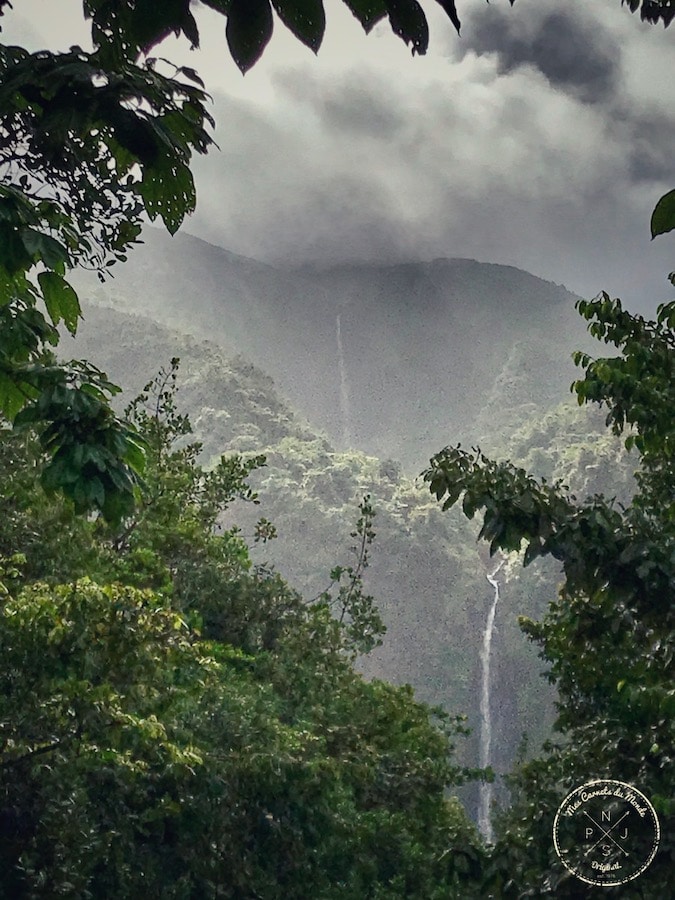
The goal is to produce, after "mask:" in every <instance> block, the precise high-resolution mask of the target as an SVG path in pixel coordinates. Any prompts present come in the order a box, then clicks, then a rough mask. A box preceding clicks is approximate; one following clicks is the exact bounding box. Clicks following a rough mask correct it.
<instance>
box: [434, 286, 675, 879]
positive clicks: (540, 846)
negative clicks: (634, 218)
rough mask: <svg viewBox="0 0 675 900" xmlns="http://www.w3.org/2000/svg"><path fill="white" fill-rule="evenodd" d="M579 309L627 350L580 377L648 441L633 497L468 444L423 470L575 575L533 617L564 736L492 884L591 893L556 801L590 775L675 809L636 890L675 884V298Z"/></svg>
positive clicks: (504, 846) (533, 773) (445, 497)
mask: <svg viewBox="0 0 675 900" xmlns="http://www.w3.org/2000/svg"><path fill="white" fill-rule="evenodd" d="M577 306H578V309H579V312H580V313H581V315H583V316H584V317H585V318H586V319H588V320H590V322H591V324H590V326H589V330H590V331H591V333H592V334H593V335H594V336H595V337H597V338H599V339H601V340H603V341H605V342H607V343H611V344H613V345H614V346H615V347H617V348H619V350H620V351H621V352H620V355H619V356H617V357H612V358H599V359H591V357H589V356H588V355H586V354H581V353H579V354H576V357H575V361H576V363H577V364H578V365H580V366H582V367H583V368H584V377H583V378H581V379H580V380H578V381H576V382H575V383H574V385H573V389H574V391H575V392H576V394H577V397H578V400H579V403H580V404H581V403H589V402H592V403H598V404H600V405H602V406H605V407H606V408H607V409H608V410H609V411H608V414H607V420H606V421H607V425H608V426H609V427H611V428H612V430H613V431H614V433H615V434H621V433H622V432H627V436H626V439H625V444H626V447H627V448H631V447H635V449H636V450H637V451H638V454H639V457H640V464H639V467H638V471H637V473H636V481H637V485H638V489H637V491H636V493H635V496H634V497H633V499H632V501H631V503H630V504H629V505H628V506H626V507H618V508H617V505H616V503H615V502H614V501H613V500H612V499H611V498H610V499H608V498H605V497H603V496H601V495H596V496H593V497H589V498H587V499H586V500H584V501H579V500H577V498H576V497H574V496H572V495H570V494H569V491H568V489H567V488H566V487H565V485H563V484H561V483H559V482H556V483H554V484H550V483H547V482H546V481H545V479H541V480H538V479H535V478H533V477H531V476H529V475H527V474H526V473H525V472H524V471H523V470H521V469H517V468H514V467H513V466H512V465H511V464H509V463H496V462H493V461H491V460H489V459H487V458H485V457H484V456H483V455H482V454H481V453H480V451H478V450H474V451H472V452H467V451H465V450H463V449H462V448H461V447H456V448H447V449H445V450H443V451H441V453H439V454H438V455H437V456H435V457H434V458H433V459H432V460H431V465H430V467H429V469H428V470H427V471H426V472H425V475H424V477H425V480H426V481H427V482H428V483H429V487H430V490H431V491H432V493H434V494H435V495H436V497H437V498H438V500H439V501H442V502H443V508H444V509H449V508H450V507H451V506H453V505H454V504H455V503H456V502H457V501H458V500H459V499H460V497H461V498H462V508H463V510H464V513H465V514H466V515H467V516H468V517H469V518H472V517H473V516H474V514H475V513H476V512H477V511H478V510H481V509H482V510H483V511H484V512H483V525H482V528H481V531H480V535H479V537H480V538H481V539H483V540H486V541H488V542H489V543H490V552H491V553H496V552H497V551H500V550H501V551H507V552H510V551H516V550H520V549H521V547H524V565H529V564H530V563H531V562H533V561H534V560H535V559H536V558H538V557H540V556H545V555H550V556H552V557H554V558H555V559H557V560H559V561H560V563H561V564H562V567H563V570H564V574H565V582H564V585H563V587H562V590H561V591H560V595H559V597H558V598H557V600H554V601H553V602H552V603H551V605H550V610H549V613H548V615H547V616H546V618H545V619H544V620H543V621H542V622H541V623H535V622H532V621H530V620H527V619H523V620H522V621H521V626H522V628H523V630H524V631H525V633H526V634H527V635H528V637H529V638H530V639H532V640H533V641H536V642H537V643H538V644H539V645H540V646H541V656H542V657H543V658H544V659H545V660H546V661H547V663H548V664H549V672H548V675H549V678H550V680H551V681H552V682H554V683H555V684H556V686H557V689H558V695H559V700H558V704H557V708H558V715H557V720H556V729H557V730H558V732H560V734H561V735H562V737H563V740H562V741H561V742H559V743H556V744H550V745H549V746H548V747H547V750H548V755H546V756H544V757H543V758H541V759H538V760H535V761H533V762H531V763H529V764H527V765H525V766H524V767H523V769H522V770H521V772H520V773H519V774H518V776H517V777H516V778H515V780H514V784H515V786H516V788H517V793H516V796H517V800H516V803H515V804H514V808H513V810H512V811H511V812H510V813H509V814H508V815H506V817H505V824H504V831H503V835H502V838H501V840H500V841H499V843H498V844H497V847H496V848H495V852H494V857H493V865H494V868H493V879H492V881H491V883H490V887H491V889H493V890H496V891H497V894H496V896H519V897H521V896H537V897H539V896H544V895H549V894H554V895H555V896H556V897H568V896H569V897H573V896H577V893H575V892H576V891H577V890H578V885H577V884H576V883H573V884H571V883H570V881H571V879H570V877H569V873H567V871H566V870H565V869H563V867H562V865H561V863H560V862H559V860H558V859H557V858H556V856H555V854H554V852H553V844H552V841H551V837H550V836H551V826H552V820H553V815H554V812H555V809H556V808H557V806H558V804H559V803H560V802H561V801H562V799H563V797H564V796H565V794H566V793H568V791H569V790H572V789H573V788H574V787H576V786H578V785H579V784H582V783H583V782H585V781H588V780H591V779H592V778H594V777H603V776H604V777H615V778H616V777H619V776H618V775H617V773H620V776H621V780H624V781H629V782H630V783H632V784H635V785H636V786H639V787H640V789H642V790H643V791H644V792H645V793H646V794H647V795H648V796H649V797H650V798H651V800H652V803H653V804H654V806H655V808H656V810H657V812H658V813H660V814H661V815H662V816H663V823H662V824H663V834H662V845H661V849H660V852H659V854H658V856H657V858H656V860H655V861H654V862H653V863H652V865H651V866H650V868H649V869H648V870H647V872H645V873H644V874H643V875H642V876H641V878H640V880H639V882H636V884H635V886H634V887H632V886H631V887H627V888H625V890H624V893H622V896H636V897H642V896H644V897H655V896H665V895H666V894H667V893H668V890H669V879H670V874H669V872H670V864H671V859H672V853H673V850H674V848H675V832H674V831H673V825H672V819H670V816H671V814H672V811H673V805H672V788H673V783H672V748H673V742H674V738H675V728H674V725H673V723H674V721H675V690H674V689H673V681H672V674H673V657H674V654H675V604H674V603H673V600H674V599H675V431H674V429H673V409H675V377H674V376H675V303H669V304H665V305H662V306H660V307H659V310H658V316H657V319H656V320H655V321H646V320H644V319H643V318H642V317H641V316H633V315H631V314H629V313H628V312H626V311H625V310H623V308H622V306H621V303H620V301H618V300H614V301H612V300H610V298H609V297H608V296H607V295H606V294H603V295H600V296H599V297H598V298H597V299H596V300H594V301H590V302H589V301H579V303H578V304H577ZM515 873H519V875H516V874H515Z"/></svg>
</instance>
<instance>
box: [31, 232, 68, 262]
mask: <svg viewBox="0 0 675 900" xmlns="http://www.w3.org/2000/svg"><path fill="white" fill-rule="evenodd" d="M21 241H22V242H23V245H24V247H25V248H26V250H27V251H28V253H30V255H31V256H32V257H33V258H37V259H40V260H42V262H43V263H44V264H45V265H46V266H47V267H48V268H50V269H57V270H58V271H63V266H65V265H68V264H69V262H70V257H69V256H68V251H67V250H66V248H65V247H64V246H63V244H61V243H59V241H57V240H56V239H55V238H53V237H51V236H50V235H48V234H42V232H40V231H36V230H35V229H34V228H22V229H21Z"/></svg>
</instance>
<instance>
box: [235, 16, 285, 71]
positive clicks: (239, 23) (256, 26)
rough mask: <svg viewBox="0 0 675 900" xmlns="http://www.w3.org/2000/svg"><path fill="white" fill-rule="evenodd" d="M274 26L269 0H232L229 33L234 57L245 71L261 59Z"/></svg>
mask: <svg viewBox="0 0 675 900" xmlns="http://www.w3.org/2000/svg"><path fill="white" fill-rule="evenodd" d="M273 28H274V20H273V18H272V7H271V6H270V4H269V0H232V2H231V3H230V8H229V11H228V15H227V26H226V28H225V36H226V38H227V45H228V47H229V48H230V53H231V54H232V58H233V59H234V61H235V62H236V64H237V65H238V66H239V68H240V69H241V71H242V73H243V74H246V72H248V70H249V69H250V68H251V66H252V65H253V64H254V63H256V62H257V61H258V60H259V59H260V56H261V54H262V52H263V50H264V49H265V47H266V46H267V43H268V41H269V39H270V38H271V37H272V29H273Z"/></svg>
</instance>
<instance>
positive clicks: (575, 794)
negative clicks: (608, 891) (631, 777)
mask: <svg viewBox="0 0 675 900" xmlns="http://www.w3.org/2000/svg"><path fill="white" fill-rule="evenodd" d="M660 837H661V832H660V829H659V820H658V818H657V816H656V812H655V811H654V807H653V806H652V805H651V803H650V802H649V800H647V798H646V797H645V795H644V794H642V793H640V791H638V790H637V788H634V787H632V786H631V785H630V784H625V783H624V782H623V781H611V780H600V781H589V782H587V783H586V784H582V785H581V787H578V788H576V790H574V791H572V793H571V794H568V796H567V797H565V799H564V800H563V802H562V803H561V804H560V806H559V807H558V812H557V813H556V815H555V820H554V822H553V843H554V845H555V849H556V853H557V854H558V856H559V857H560V859H561V860H562V863H563V865H564V866H565V868H566V869H569V871H570V872H571V873H572V874H573V875H576V877H577V878H580V879H581V881H585V882H586V883H587V884H595V885H602V886H604V887H613V886H615V885H617V884H625V882H627V881H631V880H632V879H633V878H637V877H638V875H641V874H642V872H644V870H645V869H646V868H647V866H648V865H649V864H650V863H651V861H652V860H653V859H654V857H655V855H656V851H657V850H658V846H659V840H660Z"/></svg>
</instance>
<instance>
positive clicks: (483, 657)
mask: <svg viewBox="0 0 675 900" xmlns="http://www.w3.org/2000/svg"><path fill="white" fill-rule="evenodd" d="M503 565H504V560H502V561H501V562H500V563H499V565H498V566H497V568H496V569H495V570H494V572H492V573H488V574H487V575H486V578H487V580H488V581H489V582H490V584H491V585H492V588H493V590H494V596H493V598H492V603H491V604H490V609H489V611H488V615H487V620H486V622H485V630H484V632H483V646H482V647H481V651H480V661H481V692H480V748H479V765H480V767H481V768H485V767H486V766H489V765H490V750H491V744H492V714H491V710H490V657H491V655H492V635H493V634H494V627H495V616H496V614H497V604H498V603H499V582H498V581H497V575H498V573H499V570H500V569H501V567H502V566H503ZM492 787H493V785H491V784H488V783H487V782H481V784H480V786H479V789H478V830H479V831H480V833H481V834H482V835H483V837H484V838H485V840H486V841H488V842H489V843H492V822H491V817H490V812H491V810H490V807H491V806H492Z"/></svg>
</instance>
